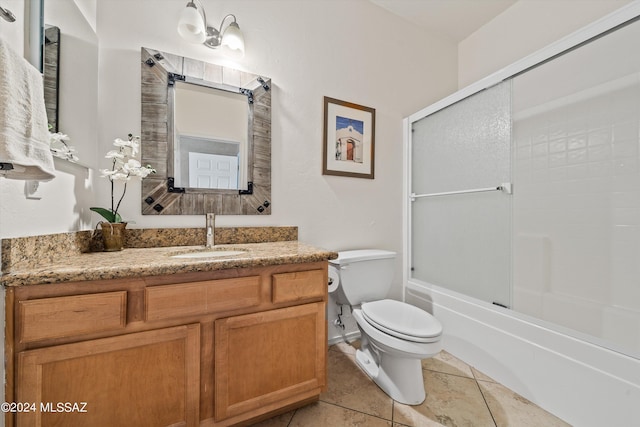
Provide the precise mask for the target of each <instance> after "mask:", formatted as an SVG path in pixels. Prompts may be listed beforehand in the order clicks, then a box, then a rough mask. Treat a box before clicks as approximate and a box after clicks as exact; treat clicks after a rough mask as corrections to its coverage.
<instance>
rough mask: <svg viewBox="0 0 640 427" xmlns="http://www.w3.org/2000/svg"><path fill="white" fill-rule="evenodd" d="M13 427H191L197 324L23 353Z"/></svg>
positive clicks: (195, 395)
mask: <svg viewBox="0 0 640 427" xmlns="http://www.w3.org/2000/svg"><path fill="white" fill-rule="evenodd" d="M17 375H18V381H17V400H18V401H19V402H28V403H34V404H35V409H36V410H35V411H33V412H23V413H18V414H17V425H19V426H47V427H51V426H61V427H62V426H64V427H71V426H83V427H84V426H105V427H106V426H109V427H112V426H154V427H156V426H177V425H181V426H196V425H198V418H199V414H198V409H199V406H198V405H199V397H198V390H199V387H200V326H199V325H187V326H179V327H174V328H166V329H159V330H154V331H148V332H140V333H135V334H128V335H122V336H118V337H112V338H103V339H96V340H91V341H85V342H79V343H74V344H66V345H59V346H55V347H48V348H41V349H37V350H28V351H23V352H21V353H20V354H19V355H18V374H17Z"/></svg>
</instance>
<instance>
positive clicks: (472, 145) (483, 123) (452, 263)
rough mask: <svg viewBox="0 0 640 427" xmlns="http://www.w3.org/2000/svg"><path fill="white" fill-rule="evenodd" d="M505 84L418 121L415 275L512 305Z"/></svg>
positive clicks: (414, 191) (413, 166)
mask: <svg viewBox="0 0 640 427" xmlns="http://www.w3.org/2000/svg"><path fill="white" fill-rule="evenodd" d="M510 85H511V83H510V82H504V83H500V84H498V85H496V86H493V87H491V88H489V89H486V90H484V91H483V92H480V93H477V94H475V95H474V96H472V97H469V98H466V99H464V100H462V101H460V102H458V103H456V104H453V105H451V106H449V107H447V108H445V109H443V110H440V111H438V112H436V113H434V114H431V115H429V116H427V117H424V118H423V119H421V120H419V121H417V122H414V123H413V128H412V137H411V184H410V185H411V193H412V196H413V197H412V202H411V232H410V239H411V274H410V278H411V279H414V280H418V281H422V282H427V283H430V284H434V285H438V286H442V287H445V288H448V289H451V290H454V291H457V292H461V293H464V294H466V295H469V296H472V297H475V298H479V299H481V300H484V301H487V302H491V303H496V304H498V305H502V306H510V305H511V295H510V280H511V237H510V233H511V197H510V195H509V194H510V192H511V191H510V184H509V183H510V179H511V170H510V162H511V148H510V146H511V116H510V114H511V111H510V110H511V90H510Z"/></svg>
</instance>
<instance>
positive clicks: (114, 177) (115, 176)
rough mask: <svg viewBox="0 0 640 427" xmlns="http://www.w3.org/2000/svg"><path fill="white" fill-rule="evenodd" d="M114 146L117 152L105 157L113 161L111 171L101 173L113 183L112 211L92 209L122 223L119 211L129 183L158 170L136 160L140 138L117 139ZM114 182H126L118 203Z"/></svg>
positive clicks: (110, 220) (103, 170) (111, 220)
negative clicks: (134, 178)
mask: <svg viewBox="0 0 640 427" xmlns="http://www.w3.org/2000/svg"><path fill="white" fill-rule="evenodd" d="M113 145H114V146H115V147H117V150H110V151H108V152H107V154H106V156H105V157H106V158H107V159H111V169H102V170H101V171H100V172H102V176H103V177H105V178H108V179H109V181H111V209H104V208H91V209H92V210H94V211H95V212H98V213H99V214H100V215H102V216H103V217H104V218H105V219H106V220H107V221H109V222H121V221H122V218H121V217H120V215H119V214H118V209H119V208H120V203H121V202H122V199H124V195H125V194H126V192H127V182H128V181H129V180H130V179H131V178H132V177H140V178H145V177H146V176H148V175H149V174H150V173H155V172H156V170H155V169H153V168H152V167H151V166H149V165H147V166H145V167H143V166H142V165H141V164H140V161H139V160H138V159H136V157H137V155H138V152H139V150H140V137H139V136H133V135H129V138H128V140H124V139H121V138H116V139H115V140H114V141H113ZM114 181H124V185H123V190H122V195H121V196H120V198H119V199H118V201H117V203H116V202H115V197H114V188H115V187H114Z"/></svg>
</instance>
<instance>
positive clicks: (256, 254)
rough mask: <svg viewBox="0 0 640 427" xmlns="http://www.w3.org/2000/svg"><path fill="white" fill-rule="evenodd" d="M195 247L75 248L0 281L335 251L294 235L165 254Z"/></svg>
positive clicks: (181, 269)
mask: <svg viewBox="0 0 640 427" xmlns="http://www.w3.org/2000/svg"><path fill="white" fill-rule="evenodd" d="M199 250H204V247H203V246H173V247H161V248H133V249H129V248H126V249H124V250H122V251H118V252H89V253H81V254H75V255H71V256H68V257H66V258H65V259H63V260H61V261H60V262H53V263H49V264H46V265H42V266H34V267H32V268H28V269H25V270H22V271H21V270H17V271H12V272H9V273H6V274H4V275H2V276H1V277H0V281H1V282H2V285H4V286H13V287H15V286H26V285H38V284H50V283H60V282H69V281H84V280H105V279H117V278H126V277H140V276H158V275H165V274H177V273H193V272H202V271H214V270H224V269H229V268H247V267H261V266H268V265H277V264H292V263H303V262H316V261H325V260H327V259H335V258H337V256H338V254H337V253H336V252H331V251H327V250H324V249H319V248H316V247H313V246H310V245H307V244H304V243H300V242H298V241H286V242H268V243H249V244H231V245H216V250H240V251H244V252H243V253H242V254H240V255H230V256H224V257H214V258H172V257H171V256H172V255H176V254H183V253H186V252H192V251H199Z"/></svg>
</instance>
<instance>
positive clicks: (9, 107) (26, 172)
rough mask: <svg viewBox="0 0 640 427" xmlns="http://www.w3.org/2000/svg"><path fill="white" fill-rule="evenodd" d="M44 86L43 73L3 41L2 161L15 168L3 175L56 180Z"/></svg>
mask: <svg viewBox="0 0 640 427" xmlns="http://www.w3.org/2000/svg"><path fill="white" fill-rule="evenodd" d="M42 85H43V84H42V75H41V74H40V72H39V71H38V70H36V69H35V68H34V67H33V66H32V65H31V64H29V62H27V60H25V59H24V58H22V57H21V56H20V55H18V54H17V53H16V52H15V51H14V50H13V49H11V48H10V47H9V46H8V43H7V42H6V41H5V40H3V39H2V38H0V162H2V163H12V164H13V165H14V169H13V170H8V171H6V173H5V172H3V171H0V176H5V177H6V178H11V179H24V180H27V179H28V180H34V181H48V180H50V179H53V178H54V177H55V168H54V166H53V156H52V154H51V150H50V148H49V127H48V124H47V112H46V109H45V106H44V91H43V87H42Z"/></svg>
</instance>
